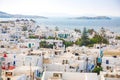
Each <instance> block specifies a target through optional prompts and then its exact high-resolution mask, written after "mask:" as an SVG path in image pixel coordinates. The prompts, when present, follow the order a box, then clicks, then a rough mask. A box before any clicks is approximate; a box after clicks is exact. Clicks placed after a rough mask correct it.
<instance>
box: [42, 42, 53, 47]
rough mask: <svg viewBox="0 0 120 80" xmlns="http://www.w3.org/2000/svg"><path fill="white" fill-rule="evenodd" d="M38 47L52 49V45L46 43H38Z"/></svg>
mask: <svg viewBox="0 0 120 80" xmlns="http://www.w3.org/2000/svg"><path fill="white" fill-rule="evenodd" d="M40 47H41V48H53V44H47V42H46V41H41V42H40Z"/></svg>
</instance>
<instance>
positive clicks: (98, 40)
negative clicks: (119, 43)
mask: <svg viewBox="0 0 120 80" xmlns="http://www.w3.org/2000/svg"><path fill="white" fill-rule="evenodd" d="M90 43H91V44H96V43H97V44H99V43H100V44H101V43H104V44H109V41H108V40H107V39H106V38H105V37H103V36H101V35H98V34H96V35H95V36H94V37H93V38H92V39H90Z"/></svg>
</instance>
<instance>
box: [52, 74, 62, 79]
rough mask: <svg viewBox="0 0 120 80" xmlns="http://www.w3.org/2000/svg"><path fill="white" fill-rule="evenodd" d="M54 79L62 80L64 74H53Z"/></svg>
mask: <svg viewBox="0 0 120 80" xmlns="http://www.w3.org/2000/svg"><path fill="white" fill-rule="evenodd" d="M53 77H58V78H62V73H53Z"/></svg>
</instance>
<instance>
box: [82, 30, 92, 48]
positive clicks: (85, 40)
mask: <svg viewBox="0 0 120 80" xmlns="http://www.w3.org/2000/svg"><path fill="white" fill-rule="evenodd" d="M87 33H88V32H87V30H86V28H84V29H83V33H82V37H81V46H83V45H84V46H87V45H89V43H90V40H89V38H88V34H87Z"/></svg>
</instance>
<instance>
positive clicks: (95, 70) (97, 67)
mask: <svg viewBox="0 0 120 80" xmlns="http://www.w3.org/2000/svg"><path fill="white" fill-rule="evenodd" d="M102 70H103V69H102V67H101V66H96V67H95V68H94V70H93V72H95V73H97V74H100V71H102Z"/></svg>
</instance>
